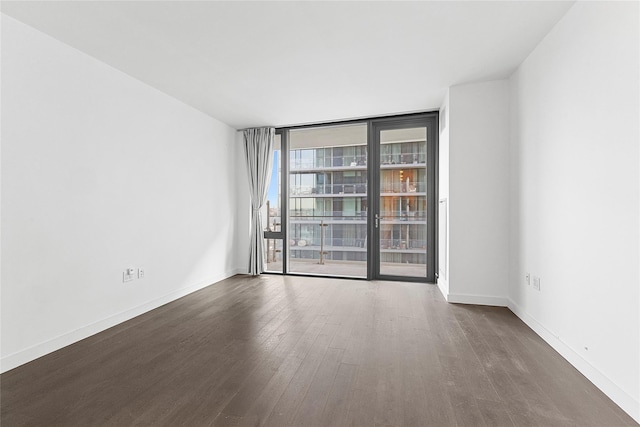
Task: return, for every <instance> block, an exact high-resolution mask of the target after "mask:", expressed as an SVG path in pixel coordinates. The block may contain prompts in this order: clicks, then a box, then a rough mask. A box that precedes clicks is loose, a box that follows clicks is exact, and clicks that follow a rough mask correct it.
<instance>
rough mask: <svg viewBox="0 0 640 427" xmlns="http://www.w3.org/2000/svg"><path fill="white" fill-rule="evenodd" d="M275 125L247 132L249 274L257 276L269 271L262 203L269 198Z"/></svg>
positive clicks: (245, 138) (245, 135)
mask: <svg viewBox="0 0 640 427" xmlns="http://www.w3.org/2000/svg"><path fill="white" fill-rule="evenodd" d="M274 135H275V129H274V128H255V129H247V130H245V131H244V154H245V161H246V164H247V173H248V177H249V192H250V193H251V237H250V241H249V269H248V272H249V274H251V275H253V276H256V275H258V274H260V273H262V272H263V271H264V270H265V264H264V262H265V260H264V239H263V238H262V237H263V230H262V212H261V210H262V206H263V205H264V203H265V201H266V200H267V191H268V190H269V181H270V180H271V167H272V165H273V139H274Z"/></svg>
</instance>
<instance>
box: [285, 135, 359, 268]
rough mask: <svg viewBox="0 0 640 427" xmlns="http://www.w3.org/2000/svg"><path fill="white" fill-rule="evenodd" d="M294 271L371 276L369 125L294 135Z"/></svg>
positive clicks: (291, 250)
mask: <svg viewBox="0 0 640 427" xmlns="http://www.w3.org/2000/svg"><path fill="white" fill-rule="evenodd" d="M289 140H290V147H289V161H290V165H289V166H290V175H289V209H290V211H289V242H288V244H289V250H288V253H289V263H288V265H289V271H290V272H292V273H310V274H319V275H332V276H350V277H366V276H367V245H366V241H367V125H366V123H358V124H354V125H344V126H323V127H317V128H305V129H296V130H292V131H290V133H289Z"/></svg>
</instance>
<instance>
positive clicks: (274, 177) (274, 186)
mask: <svg viewBox="0 0 640 427" xmlns="http://www.w3.org/2000/svg"><path fill="white" fill-rule="evenodd" d="M279 156H280V151H279V150H274V152H273V167H272V168H271V182H270V183H269V192H268V193H267V200H269V202H270V204H271V207H277V206H278V164H279V162H278V159H279Z"/></svg>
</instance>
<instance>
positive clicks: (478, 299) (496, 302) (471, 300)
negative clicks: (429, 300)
mask: <svg viewBox="0 0 640 427" xmlns="http://www.w3.org/2000/svg"><path fill="white" fill-rule="evenodd" d="M445 299H446V300H447V302H450V303H456V304H476V305H493V306H497V307H506V306H507V299H506V298H504V297H495V296H490V295H471V294H448V295H447V296H446V297H445Z"/></svg>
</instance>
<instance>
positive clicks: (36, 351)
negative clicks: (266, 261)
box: [0, 268, 244, 373]
mask: <svg viewBox="0 0 640 427" xmlns="http://www.w3.org/2000/svg"><path fill="white" fill-rule="evenodd" d="M243 272H244V271H243V270H242V269H239V268H237V269H234V270H231V271H228V272H226V273H224V274H221V275H218V276H216V277H213V278H211V279H210V280H207V281H204V282H201V283H198V284H195V285H192V286H188V287H185V288H181V289H177V290H175V291H172V292H169V293H168V294H165V295H163V296H161V297H158V298H155V299H153V300H151V301H148V302H146V303H144V304H141V305H138V306H136V307H133V308H130V309H128V310H125V311H123V312H120V313H116V314H114V315H112V316H109V317H107V318H105V319H102V320H99V321H97V322H94V323H91V324H89V325H86V326H83V327H81V328H78V329H76V330H73V331H70V332H67V333H65V334H63V335H60V336H58V337H55V338H52V339H50V340H47V341H44V342H42V343H40V344H36V345H33V346H31V347H28V348H26V349H24V350H21V351H18V352H16V353H13V354H9V355H7V356H5V357H3V358H2V359H0V372H1V373H4V372H7V371H9V370H11V369H14V368H17V367H18V366H20V365H24V364H25V363H28V362H31V361H32V360H35V359H37V358H39V357H42V356H44V355H46V354H49V353H52V352H54V351H56V350H59V349H61V348H63V347H66V346H68V345H71V344H73V343H75V342H78V341H80V340H83V339H85V338H88V337H90V336H91V335H95V334H97V333H98V332H102V331H104V330H106V329H109V328H111V327H113V326H116V325H118V324H120V323H122V322H126V321H127V320H131V319H133V318H134V317H137V316H139V315H141V314H144V313H146V312H148V311H151V310H153V309H155V308H158V307H160V306H162V305H165V304H167V303H170V302H171V301H175V300H177V299H178V298H182V297H183V296H186V295H189V294H190V293H193V292H195V291H198V290H200V289H202V288H206V287H207V286H210V285H212V284H214V283H217V282H219V281H221V280H224V279H227V278H229V277H231V276H234V275H236V274H242V273H243Z"/></svg>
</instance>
